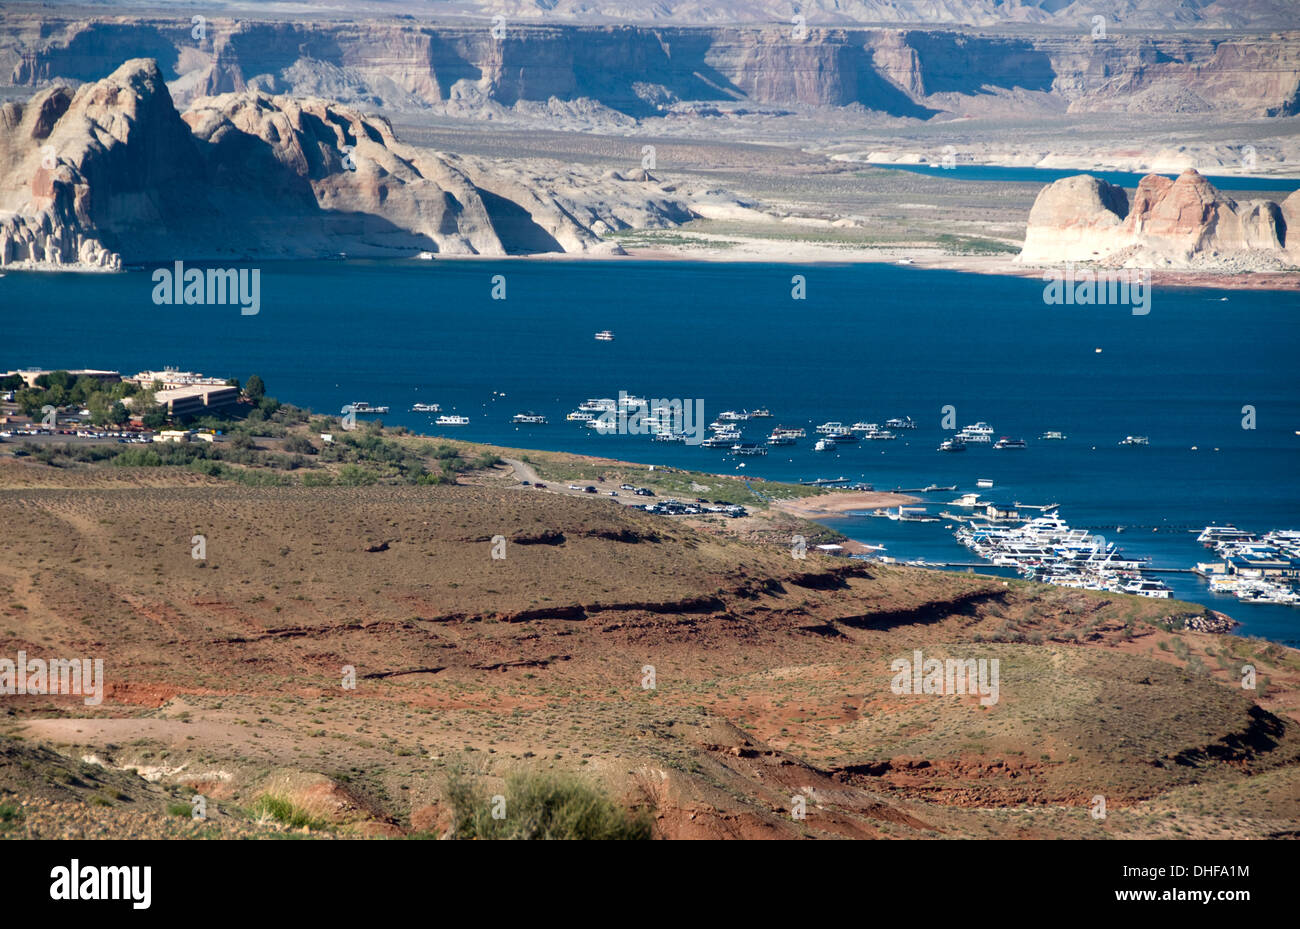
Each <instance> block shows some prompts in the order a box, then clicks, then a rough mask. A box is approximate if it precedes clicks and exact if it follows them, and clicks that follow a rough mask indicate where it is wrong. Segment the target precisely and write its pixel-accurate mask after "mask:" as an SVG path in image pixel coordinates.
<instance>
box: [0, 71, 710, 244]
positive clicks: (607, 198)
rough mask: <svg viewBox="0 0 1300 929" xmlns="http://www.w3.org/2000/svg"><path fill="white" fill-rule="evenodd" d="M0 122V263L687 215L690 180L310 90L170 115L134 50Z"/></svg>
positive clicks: (208, 102) (600, 227) (440, 236)
mask: <svg viewBox="0 0 1300 929" xmlns="http://www.w3.org/2000/svg"><path fill="white" fill-rule="evenodd" d="M0 125H2V126H3V127H4V130H5V131H4V132H3V134H0V264H7V263H10V262H15V261H17V262H26V263H34V264H49V265H72V264H78V265H82V266H93V267H105V268H117V267H120V266H121V264H122V262H123V261H128V262H145V261H170V260H174V259H177V258H222V257H230V258H260V257H318V256H333V255H337V254H338V253H340V252H345V253H347V254H348V255H351V256H409V255H414V254H417V253H420V252H436V253H440V254H448V255H505V254H520V253H532V252H548V251H554V252H589V251H617V246H614V245H610V244H608V243H605V242H602V240H601V235H602V234H603V233H604V232H607V231H609V230H615V229H624V228H629V227H635V228H641V227H645V226H663V225H671V224H674V223H676V222H680V221H683V220H685V219H688V218H690V216H691V215H692V208H691V201H692V198H694V197H696V196H697V194H693V193H691V192H689V191H686V192H683V191H675V192H670V190H669V188H668V187H666V186H665V185H663V184H660V183H659V182H657V181H656V180H655V179H654V178H652V177H649V176H648V175H643V176H642V177H639V178H624V177H622V176H619V175H617V174H612V173H607V174H605V175H604V176H601V175H598V174H596V173H595V170H594V169H591V170H590V171H589V172H588V173H586V174H584V173H583V171H582V169H580V168H574V169H565V170H559V169H556V168H555V167H554V166H551V165H548V164H546V163H539V162H531V163H527V164H510V163H506V162H502V161H499V160H493V159H484V158H466V157H459V156H456V155H450V154H443V153H436V152H430V151H425V150H421V149H416V148H413V147H411V146H407V145H403V144H402V143H400V142H399V141H398V140H397V139H396V138H395V137H394V135H393V132H392V130H391V128H390V127H389V125H388V124H387V123H386V122H385V121H384V120H382V119H378V118H373V117H364V116H362V115H361V114H359V113H357V112H356V111H355V110H352V109H350V108H348V107H345V106H340V105H338V104H334V103H328V102H325V101H322V100H297V99H293V98H289V97H283V96H268V95H266V94H262V93H257V92H253V91H244V92H241V93H229V94H222V95H219V96H216V97H203V98H199V99H198V100H196V101H195V102H194V103H193V105H192V106H191V107H190V109H189V110H188V111H187V112H186V113H184V114H183V115H182V114H179V113H177V111H176V109H175V107H174V106H173V104H172V99H171V97H170V95H169V93H168V91H167V87H166V84H165V82H164V80H163V75H162V72H161V70H160V69H159V67H158V65H157V64H156V63H155V62H154V61H152V60H146V59H140V60H133V61H128V62H127V63H125V64H124V65H122V66H121V67H119V68H118V69H117V70H116V71H114V72H113V73H112V74H111V75H110V76H109V77H107V78H105V79H104V80H102V81H98V82H95V83H93V84H86V85H83V86H82V87H81V88H80V89H78V90H77V91H76V92H75V93H73V92H71V91H69V90H68V89H66V88H54V89H51V90H47V91H42V92H40V93H38V94H37V95H36V96H35V97H34V98H33V99H32V100H31V101H30V102H29V103H28V104H26V105H17V104H12V103H11V104H6V105H5V106H4V107H3V108H0ZM718 196H719V195H717V194H712V195H708V194H705V193H704V192H700V193H699V194H698V197H699V198H700V201H701V203H702V204H707V203H709V202H710V201H711V200H716V199H718ZM722 199H723V200H725V199H726V198H725V197H723V198H722Z"/></svg>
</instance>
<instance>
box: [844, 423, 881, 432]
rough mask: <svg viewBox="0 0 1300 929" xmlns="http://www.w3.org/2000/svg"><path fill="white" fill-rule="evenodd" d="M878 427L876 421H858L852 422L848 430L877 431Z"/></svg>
mask: <svg viewBox="0 0 1300 929" xmlns="http://www.w3.org/2000/svg"><path fill="white" fill-rule="evenodd" d="M879 429H880V426H878V425H877V424H876V423H862V422H858V423H854V424H853V425H852V426H849V432H877V431H879Z"/></svg>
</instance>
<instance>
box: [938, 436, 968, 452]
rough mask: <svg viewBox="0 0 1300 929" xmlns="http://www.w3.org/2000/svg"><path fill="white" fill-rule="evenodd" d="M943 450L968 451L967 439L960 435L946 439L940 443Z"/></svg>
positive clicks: (940, 448)
mask: <svg viewBox="0 0 1300 929" xmlns="http://www.w3.org/2000/svg"><path fill="white" fill-rule="evenodd" d="M939 451H941V452H964V451H966V440H965V439H963V438H962V437H961V436H960V435H956V436H953V437H952V438H951V439H944V440H943V441H942V442H940V443H939Z"/></svg>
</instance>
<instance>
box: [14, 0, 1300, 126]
mask: <svg viewBox="0 0 1300 929" xmlns="http://www.w3.org/2000/svg"><path fill="white" fill-rule="evenodd" d="M929 6H930V7H931V13H932V14H935V11H936V10H939V9H941V7H940V6H939V5H935V4H929ZM1022 6H1023V5H1022ZM1130 7H1131V4H1130ZM1130 11H1131V10H1130ZM523 12H524V11H523V10H520V11H519V13H520V16H522V14H523ZM1003 13H1004V14H1005V13H1006V8H1005V7H1004V8H1003ZM744 18H745V17H741V19H742V20H743V19H744ZM931 18H933V19H938V20H940V21H946V18H945V17H943V16H941V15H938V14H935V15H933V16H932V17H931ZM524 19H525V21H526V19H527V17H524ZM893 19H894V17H892V16H890V17H884V20H893ZM677 21H678V22H680V21H681V20H677ZM828 21H829V22H831V23H835V22H837V20H836V19H835V18H833V17H830V16H829V15H828V18H827V19H826V20H823V21H821V22H818V20H817V19H816V18H815V17H813V16H811V15H810V16H809V17H808V20H807V27H806V28H801V29H796V28H795V27H794V26H792V25H789V14H788V13H783V14H782V15H780V16H777V17H775V19H768V20H767V22H768V23H773V22H775V23H786V25H766V26H757V25H756V26H744V27H712V28H702V27H689V26H671V27H667V26H617V27H615V26H593V25H563V26H557V25H526V24H522V23H520V22H519V19H518V18H516V17H513V16H512V17H511V18H510V19H509V21H508V23H507V24H506V26H505V32H504V34H501V33H500V32H498V33H497V34H494V33H493V31H492V29H491V27H490V23H489V22H488V21H486V20H485V21H484V22H483V24H482V25H471V26H464V25H457V26H447V25H429V24H423V23H402V22H395V21H392V20H382V21H380V20H369V21H360V22H357V21H346V22H342V21H341V22H329V21H324V20H321V21H303V20H297V21H256V20H250V19H242V20H233V19H218V18H212V19H209V20H207V21H206V22H205V25H204V28H203V30H202V32H201V34H200V35H199V36H198V37H196V36H195V32H194V30H193V28H192V27H191V24H190V20H189V18H188V17H185V18H180V19H159V18H148V17H138V18H131V17H122V18H115V19H113V20H112V21H107V20H89V21H85V20H71V19H61V18H58V17H43V18H40V19H37V18H35V17H32V18H30V19H28V18H23V17H19V16H15V17H11V18H9V19H8V20H6V22H5V23H4V24H0V73H7V74H9V75H10V79H11V81H12V82H13V83H15V84H22V85H32V86H40V85H41V84H42V83H45V82H49V81H53V80H57V79H72V80H86V81H90V80H99V79H100V78H102V77H104V76H105V75H106V74H107V73H108V72H109V71H110V70H112V68H114V67H116V65H117V63H119V62H120V61H121V60H122V58H123V57H134V56H138V55H148V56H151V57H156V58H157V59H158V60H159V61H160V63H161V64H162V68H163V72H164V74H165V76H166V78H167V80H168V82H169V84H170V86H171V89H172V92H173V95H174V96H175V97H176V98H177V99H178V100H181V101H187V100H189V99H191V98H192V97H194V96H202V95H212V94H221V93H227V92H237V91H242V90H245V89H258V90H262V91H265V92H269V93H289V94H295V95H299V96H303V95H312V96H323V97H327V98H330V99H334V100H339V101H341V102H345V103H353V104H358V105H364V106H371V107H373V106H385V107H391V108H404V107H430V106H437V105H439V104H444V103H446V102H448V101H451V100H455V99H458V98H462V97H465V96H467V95H470V96H473V95H474V94H481V95H482V97H483V99H484V100H486V101H489V102H491V103H494V104H497V105H502V106H506V107H513V106H515V105H517V104H519V103H526V102H529V101H531V102H541V103H544V102H547V101H549V100H552V99H555V100H560V101H575V100H583V99H585V100H591V101H595V102H597V103H599V104H600V105H602V106H604V107H608V108H611V109H613V110H616V111H619V112H621V113H623V114H627V115H630V116H634V117H641V116H645V115H651V114H655V113H658V112H660V111H661V108H669V107H671V106H672V105H673V104H674V103H677V102H683V101H684V102H691V101H733V100H744V101H747V102H750V103H754V104H763V105H770V106H778V107H780V106H791V105H804V106H845V105H850V104H857V105H861V106H863V107H866V108H867V109H870V110H876V111H880V112H884V113H889V114H892V115H895V116H913V117H921V118H924V117H927V116H930V115H933V114H934V113H937V112H947V113H958V114H969V115H980V114H984V113H986V112H988V109H989V104H990V101H996V100H998V99H1000V98H1002V97H1009V96H1012V95H1015V99H1014V100H1013V101H1009V102H1008V109H1007V112H1008V113H1009V112H1011V111H1012V109H1011V108H1010V107H1011V103H1014V104H1015V107H1014V109H1015V111H1016V112H1022V111H1023V108H1024V106H1025V105H1026V104H1027V102H1030V100H1029V98H1027V97H1026V96H1025V95H1031V96H1032V97H1033V101H1032V102H1033V103H1034V105H1035V106H1038V107H1040V108H1044V107H1045V108H1047V109H1048V110H1052V109H1055V110H1060V109H1064V108H1067V107H1068V108H1071V109H1073V110H1076V111H1084V112H1091V111H1114V110H1119V111H1131V112H1158V113H1168V112H1173V111H1178V112H1202V111H1221V112H1231V113H1233V114H1234V115H1242V116H1247V115H1252V116H1277V115H1293V114H1296V113H1298V112H1300V41H1298V40H1297V37H1296V36H1295V35H1294V34H1279V35H1254V36H1252V35H1246V34H1241V33H1236V34H1233V33H1228V34H1213V35H1205V36H1196V35H1188V34H1172V35H1170V34H1164V35H1160V34H1156V35H1146V36H1144V35H1140V34H1134V33H1132V32H1129V31H1121V30H1118V29H1116V31H1115V32H1113V33H1112V34H1111V35H1109V36H1108V37H1107V38H1105V39H1100V40H1094V39H1093V38H1092V36H1091V32H1090V29H1091V24H1090V16H1085V15H1083V13H1082V12H1081V13H1079V15H1078V18H1077V28H1075V29H1071V30H1068V31H1058V32H1042V33H1038V32H1035V33H1030V34H1017V35H1007V34H978V33H975V34H972V33H969V32H957V31H944V30H935V29H917V28H908V29H904V30H898V29H880V28H877V29H870V28H858V27H853V26H843V27H841V26H839V25H831V26H828V25H827V24H826V23H827V22H828ZM875 21H877V22H879V21H882V20H881V19H877V20H875ZM957 21H960V20H957ZM998 21H999V22H1006V20H1005V19H1001V20H998ZM1110 22H1111V26H1112V28H1114V27H1116V26H1117V20H1115V19H1111V20H1110ZM1039 98H1041V99H1039Z"/></svg>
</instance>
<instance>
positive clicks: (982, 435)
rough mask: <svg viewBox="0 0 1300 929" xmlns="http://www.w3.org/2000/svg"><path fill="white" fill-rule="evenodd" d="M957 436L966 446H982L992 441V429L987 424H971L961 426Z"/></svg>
mask: <svg viewBox="0 0 1300 929" xmlns="http://www.w3.org/2000/svg"><path fill="white" fill-rule="evenodd" d="M957 435H959V436H961V438H962V441H964V442H966V443H968V444H976V445H984V444H988V443H991V442H992V441H993V427H992V426H990V425H989V424H988V423H982V422H981V423H972V424H971V425H969V426H963V427H962V429H961V432H959V433H957Z"/></svg>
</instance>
